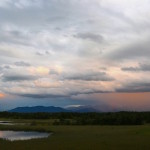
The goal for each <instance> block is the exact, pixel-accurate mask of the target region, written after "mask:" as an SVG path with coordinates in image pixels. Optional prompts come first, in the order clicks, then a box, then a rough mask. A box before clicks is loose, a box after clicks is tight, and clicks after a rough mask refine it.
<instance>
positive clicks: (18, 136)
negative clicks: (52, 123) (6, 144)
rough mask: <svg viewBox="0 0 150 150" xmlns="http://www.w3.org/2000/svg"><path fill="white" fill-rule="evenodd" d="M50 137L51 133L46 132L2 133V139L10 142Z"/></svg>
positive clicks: (0, 136) (0, 133)
mask: <svg viewBox="0 0 150 150" xmlns="http://www.w3.org/2000/svg"><path fill="white" fill-rule="evenodd" d="M49 135H50V133H44V132H24V131H0V138H2V139H6V140H10V141H15V140H30V139H36V138H46V137H48V136H49Z"/></svg>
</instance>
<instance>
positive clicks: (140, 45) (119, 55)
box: [108, 41, 150, 61]
mask: <svg viewBox="0 0 150 150" xmlns="http://www.w3.org/2000/svg"><path fill="white" fill-rule="evenodd" d="M149 43H150V41H137V42H134V43H133V44H130V45H127V46H122V47H121V48H120V49H118V50H115V51H113V52H112V53H109V55H108V57H109V58H111V59H113V60H116V61H117V60H121V59H122V60H123V59H137V58H144V59H145V58H148V59H149V58H150V44H149Z"/></svg>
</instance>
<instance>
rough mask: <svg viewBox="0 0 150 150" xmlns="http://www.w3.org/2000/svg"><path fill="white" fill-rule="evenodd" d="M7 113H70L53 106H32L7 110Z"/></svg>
mask: <svg viewBox="0 0 150 150" xmlns="http://www.w3.org/2000/svg"><path fill="white" fill-rule="evenodd" d="M8 112H17V113H36V112H50V113H56V112H70V110H67V109H64V108H61V107H54V106H49V107H45V106H34V107H17V108H15V109H12V110H9V111H8Z"/></svg>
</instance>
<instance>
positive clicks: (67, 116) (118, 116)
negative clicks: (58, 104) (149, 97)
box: [0, 112, 150, 125]
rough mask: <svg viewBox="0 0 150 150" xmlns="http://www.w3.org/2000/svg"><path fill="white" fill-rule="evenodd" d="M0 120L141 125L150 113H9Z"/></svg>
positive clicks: (146, 120)
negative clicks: (48, 120) (45, 120)
mask: <svg viewBox="0 0 150 150" xmlns="http://www.w3.org/2000/svg"><path fill="white" fill-rule="evenodd" d="M0 118H8V119H53V120H54V121H53V125H142V124H148V123H150V112H109V113H72V112H71V113H70V112H69V113H68V112H67V113H64V112H63V113H10V112H0Z"/></svg>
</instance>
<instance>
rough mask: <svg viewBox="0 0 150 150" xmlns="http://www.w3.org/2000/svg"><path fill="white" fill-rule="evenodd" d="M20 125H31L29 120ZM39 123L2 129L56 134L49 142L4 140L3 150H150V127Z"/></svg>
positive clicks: (43, 140) (46, 139)
mask: <svg viewBox="0 0 150 150" xmlns="http://www.w3.org/2000/svg"><path fill="white" fill-rule="evenodd" d="M20 122H27V123H30V122H32V121H29V120H26V121H25V120H22V121H21V120H20ZM50 122H51V121H50V120H45V121H43V120H37V121H36V124H33V125H32V123H31V125H20V126H19V125H17V126H2V125H1V126H0V130H26V131H28V130H32V131H33V130H34V131H48V132H50V131H52V132H53V133H54V134H53V135H52V136H50V137H48V138H45V139H34V140H28V141H15V142H10V141H6V140H2V139H1V140H0V150H150V126H149V125H142V126H52V125H51V123H50Z"/></svg>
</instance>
